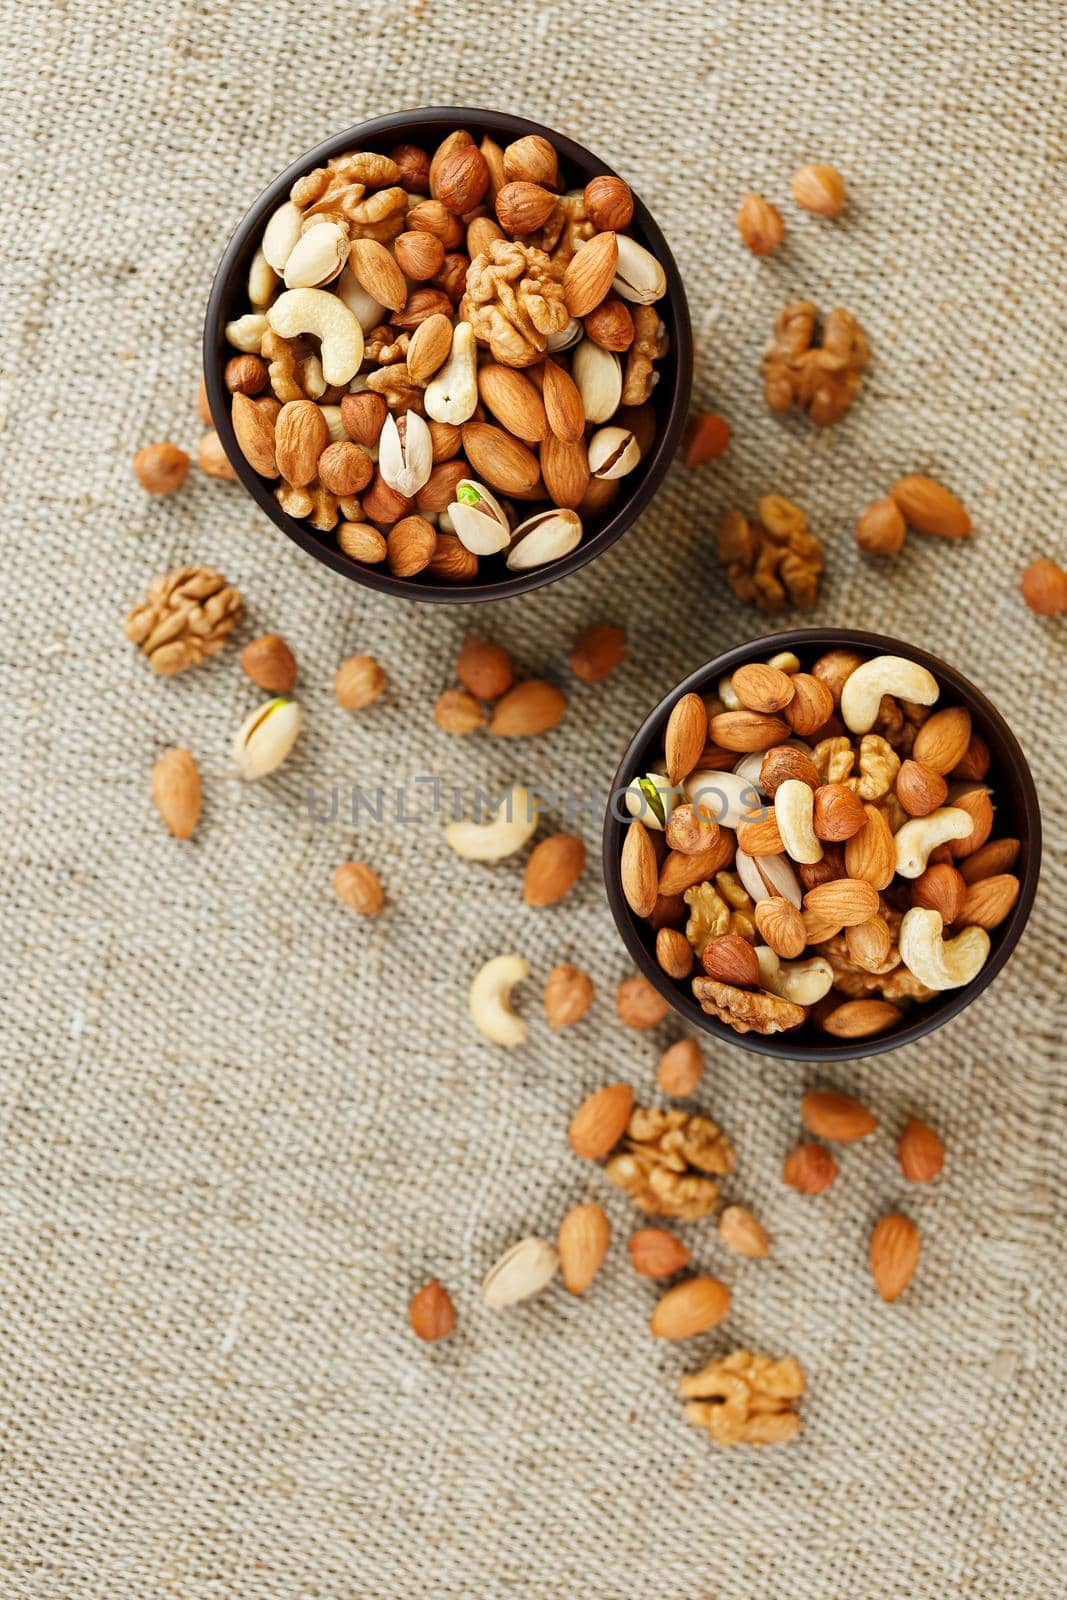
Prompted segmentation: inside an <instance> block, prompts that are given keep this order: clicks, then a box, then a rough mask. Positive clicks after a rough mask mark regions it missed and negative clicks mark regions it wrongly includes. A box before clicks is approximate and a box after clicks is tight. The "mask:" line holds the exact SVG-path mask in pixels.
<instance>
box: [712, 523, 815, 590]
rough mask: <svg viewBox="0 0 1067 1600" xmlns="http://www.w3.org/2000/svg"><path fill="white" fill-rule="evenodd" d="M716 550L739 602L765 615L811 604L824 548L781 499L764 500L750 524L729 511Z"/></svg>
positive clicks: (805, 524)
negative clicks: (752, 605)
mask: <svg viewBox="0 0 1067 1600" xmlns="http://www.w3.org/2000/svg"><path fill="white" fill-rule="evenodd" d="M718 548H719V560H720V561H721V562H722V564H723V566H724V567H725V568H726V576H727V578H728V579H729V581H730V587H731V588H732V589H733V591H734V593H735V594H736V595H737V597H738V599H739V600H746V601H748V602H749V603H751V604H754V605H757V606H759V608H760V610H761V611H769V612H776V611H784V610H785V608H786V607H787V606H789V605H793V606H797V607H799V608H800V609H804V608H806V607H808V606H811V605H814V604H815V598H816V596H817V594H818V592H819V574H820V573H821V572H822V567H823V553H822V545H821V544H820V542H819V540H818V539H816V537H815V535H814V534H812V533H810V532H809V531H808V523H807V518H806V517H805V515H804V513H803V511H802V510H801V509H800V507H799V506H795V505H793V504H792V503H791V502H790V501H788V500H785V499H783V498H782V496H781V495H764V497H763V499H762V500H761V501H760V502H759V506H758V507H757V516H756V517H753V518H751V519H749V518H748V517H745V516H742V514H741V512H740V511H728V512H727V513H726V515H725V516H724V517H723V519H722V522H721V523H720V524H719V546H718Z"/></svg>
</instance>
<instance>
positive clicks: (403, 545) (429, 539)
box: [385, 516, 437, 578]
mask: <svg viewBox="0 0 1067 1600" xmlns="http://www.w3.org/2000/svg"><path fill="white" fill-rule="evenodd" d="M436 547H437V530H436V529H435V527H434V525H433V523H432V522H427V520H426V518H425V517H420V516H414V517H402V518H401V519H400V521H399V522H398V523H396V524H395V526H393V527H392V528H390V530H389V532H388V534H387V535H386V539H385V559H386V560H387V561H388V563H389V571H390V572H391V573H392V574H393V576H394V577H396V578H413V577H414V576H415V574H416V573H418V572H421V571H422V570H423V568H424V567H428V566H429V564H430V562H431V561H432V560H433V553H434V550H435V549H436Z"/></svg>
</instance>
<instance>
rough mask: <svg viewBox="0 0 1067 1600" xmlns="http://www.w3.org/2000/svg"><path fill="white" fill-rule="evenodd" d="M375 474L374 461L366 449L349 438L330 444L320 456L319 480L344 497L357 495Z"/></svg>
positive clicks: (334, 492)
mask: <svg viewBox="0 0 1067 1600" xmlns="http://www.w3.org/2000/svg"><path fill="white" fill-rule="evenodd" d="M373 476H374V463H373V461H372V460H371V458H370V456H369V455H368V454H367V452H366V451H365V450H362V449H361V448H360V446H359V445H358V444H352V443H351V442H350V441H349V440H348V439H338V440H337V442H336V443H335V444H328V445H327V446H326V448H325V450H324V451H323V452H322V454H321V455H320V457H319V482H320V483H321V484H322V487H323V488H324V489H326V490H328V491H329V493H330V494H336V495H340V496H341V497H342V499H344V498H347V497H349V496H351V495H357V494H359V493H360V491H361V490H362V489H365V488H366V487H367V485H368V483H369V482H370V481H371V479H372V478H373Z"/></svg>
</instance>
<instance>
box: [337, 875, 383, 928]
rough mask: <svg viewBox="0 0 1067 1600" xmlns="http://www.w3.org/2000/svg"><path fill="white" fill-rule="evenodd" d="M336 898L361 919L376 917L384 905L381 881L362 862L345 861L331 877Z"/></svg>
mask: <svg viewBox="0 0 1067 1600" xmlns="http://www.w3.org/2000/svg"><path fill="white" fill-rule="evenodd" d="M333 886H334V889H335V890H336V892H337V895H338V897H339V898H340V899H341V900H343V901H344V903H345V905H346V906H348V908H349V910H351V911H358V912H359V915H360V916H361V917H376V916H377V915H378V913H379V911H380V910H381V909H382V906H383V905H384V904H385V891H384V890H383V888H382V882H381V879H380V878H379V877H378V874H377V873H376V872H375V871H373V869H372V868H371V867H368V866H366V865H365V863H364V862H362V861H346V862H344V863H343V864H342V865H341V866H339V867H338V869H337V871H336V872H335V873H334V875H333Z"/></svg>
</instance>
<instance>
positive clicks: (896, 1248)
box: [870, 1211, 920, 1300]
mask: <svg viewBox="0 0 1067 1600" xmlns="http://www.w3.org/2000/svg"><path fill="white" fill-rule="evenodd" d="M919 1249H920V1240H919V1230H918V1228H917V1227H916V1226H915V1224H914V1222H912V1220H911V1218H910V1217H902V1216H900V1214H899V1213H898V1212H893V1211H891V1212H890V1213H889V1215H888V1216H886V1217H883V1218H882V1220H881V1222H879V1223H878V1224H877V1225H876V1227H875V1229H874V1232H873V1233H872V1234H871V1248H870V1261H871V1276H872V1277H873V1279H874V1282H875V1287H876V1288H877V1290H878V1293H879V1294H880V1295H881V1297H882V1299H883V1300H896V1299H899V1297H900V1296H901V1295H902V1294H903V1293H904V1290H905V1289H906V1288H907V1287H908V1284H909V1283H910V1282H911V1280H912V1278H913V1277H914V1276H915V1268H916V1267H917V1266H918V1264H919Z"/></svg>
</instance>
